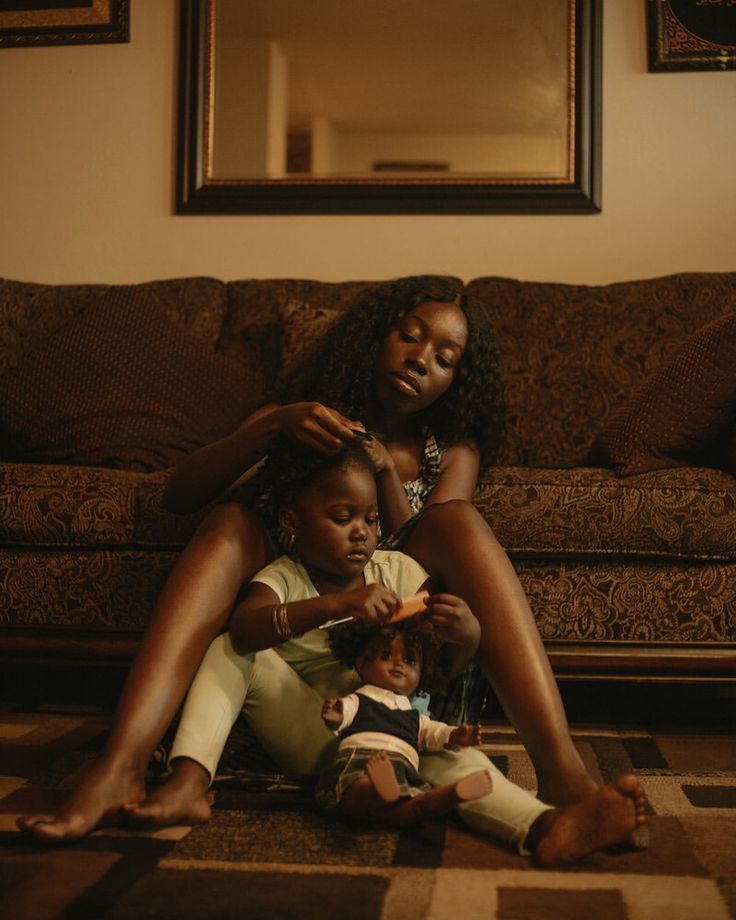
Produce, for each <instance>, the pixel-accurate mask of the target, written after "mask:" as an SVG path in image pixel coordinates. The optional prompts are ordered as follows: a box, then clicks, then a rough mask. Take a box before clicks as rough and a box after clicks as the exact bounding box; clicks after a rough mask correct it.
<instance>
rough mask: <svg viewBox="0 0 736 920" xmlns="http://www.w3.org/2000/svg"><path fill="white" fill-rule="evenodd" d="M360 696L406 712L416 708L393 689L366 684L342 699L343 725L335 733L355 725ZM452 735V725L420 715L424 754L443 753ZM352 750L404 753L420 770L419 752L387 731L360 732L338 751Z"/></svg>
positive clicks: (344, 740)
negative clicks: (441, 751) (354, 720)
mask: <svg viewBox="0 0 736 920" xmlns="http://www.w3.org/2000/svg"><path fill="white" fill-rule="evenodd" d="M359 693H361V694H362V695H363V696H367V697H368V698H369V699H372V700H375V702H377V703H383V705H384V706H387V707H388V708H389V709H404V710H406V709H411V708H412V707H411V701H410V699H409V697H408V696H403V695H402V694H400V693H394V692H393V690H386V689H385V688H383V687H376V686H375V685H374V684H363V686H362V687H358V689H357V690H356V691H355V693H349V694H348V695H347V696H343V697H341V702H342V722H341V723H340V725H339V727H338V728H337V729H336V730H335V734H339V733H340V732H341V731H342V730H343V729H345V728H347V727H348V726H349V725H352V723H353V719H354V718H355V714H356V713H357V711H358V704H359V703H360V700H359V699H358V694H359ZM451 732H452V726H451V725H446V724H445V723H444V722H435V721H434V720H433V719H430V718H429V717H428V716H425V715H421V714H420V716H419V734H418V739H417V740H418V743H419V749H420V750H422V751H439V750H441V749H442V748H443V747H444V746H445V745H446V744H447V742H448V741H449V740H450V733H451ZM349 748H369V749H371V750H374V749H375V750H377V751H393V752H395V753H397V754H402V755H403V756H404V757H405V758H406V759H407V760H408V761H409V763H411V764H412V766H413V767H414V769H415V770H418V769H419V755H418V754H417V752H416V750H415V749H414V748H413V747H412V746H411V745H410V744H407V743H406V741H402V740H401V738H397V737H395V736H394V735H389V734H387V733H384V732H356V734H354V735H349V736H348V737H347V738H345V739H343V741H341V742H340V747H339V748H338V750H340V751H343V750H346V749H349Z"/></svg>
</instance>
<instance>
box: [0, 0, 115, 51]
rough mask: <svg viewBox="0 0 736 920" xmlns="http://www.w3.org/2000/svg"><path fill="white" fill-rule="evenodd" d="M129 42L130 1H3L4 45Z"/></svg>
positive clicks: (0, 42) (0, 30)
mask: <svg viewBox="0 0 736 920" xmlns="http://www.w3.org/2000/svg"><path fill="white" fill-rule="evenodd" d="M128 41H130V7H129V0H87V2H78V0H76V2H75V0H0V47H5V48H19V47H32V46H34V45H87V44H96V43H99V42H128Z"/></svg>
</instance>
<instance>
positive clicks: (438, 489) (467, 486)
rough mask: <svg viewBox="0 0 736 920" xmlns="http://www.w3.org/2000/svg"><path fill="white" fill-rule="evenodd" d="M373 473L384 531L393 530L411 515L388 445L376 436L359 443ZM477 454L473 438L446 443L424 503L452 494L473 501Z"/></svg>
mask: <svg viewBox="0 0 736 920" xmlns="http://www.w3.org/2000/svg"><path fill="white" fill-rule="evenodd" d="M362 447H363V449H364V450H365V452H366V454H368V456H369V457H370V459H371V462H372V464H373V469H374V472H375V474H376V489H377V491H378V511H379V517H380V519H381V528H382V530H383V532H384V533H386V534H389V533H394V532H395V531H396V530H398V529H399V527H401V525H402V524H404V523H405V522H406V521H408V520H409V518H410V517H411V515H412V510H411V506H410V505H409V501H408V499H407V497H406V492H405V491H404V486H403V485H402V482H401V479H400V478H399V474H398V473H397V471H396V464H395V463H394V459H393V457H392V456H391V454H390V452H389V451H388V449H387V448H386V447H385V446H384V445H383V444H382V443H381V442H380V441H378V440H376V439H374V440H373V441H368V442H366V443H364V444H363V445H362ZM479 468H480V454H479V452H478V448H477V447H476V446H475V444H473V442H472V441H460V442H458V443H457V444H453V446H452V447H448V448H447V450H446V451H445V453H444V455H443V457H442V465H441V467H440V476H439V480H438V482H437V484H436V485H435V487H434V488H433V489H432V491H431V492H430V493H429V496H428V498H427V501H426V504H428V505H429V504H431V503H432V502H447V501H450V500H451V499H453V498H462V499H465V500H466V501H472V498H473V493H474V492H475V486H476V483H477V482H478V471H479Z"/></svg>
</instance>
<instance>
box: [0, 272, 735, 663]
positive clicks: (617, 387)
mask: <svg viewBox="0 0 736 920" xmlns="http://www.w3.org/2000/svg"><path fill="white" fill-rule="evenodd" d="M365 286H366V282H345V283H336V284H328V283H320V282H313V281H298V280H275V281H262V280H258V281H248V280H246V281H238V282H230V283H223V282H220V281H217V280H215V279H208V278H187V279H178V280H173V281H159V282H151V283H148V284H141V285H132V286H106V285H69V286H54V285H37V284H29V283H21V282H14V281H4V282H0V436H1V437H2V449H1V451H2V453H1V456H0V461H1V462H0V625H1V627H2V628H1V631H0V656H2V658H4V660H5V661H6V662H10V661H13V662H16V663H17V662H23V661H29V662H30V661H35V662H42V661H43V662H56V663H59V662H68V663H80V664H81V663H85V662H86V663H89V662H95V663H102V662H109V663H121V662H122V663H126V662H127V661H129V660H130V657H131V655H132V654H133V652H134V649H135V645H136V642H137V639H138V637H139V635H140V632H141V630H142V629H143V628H144V626H145V624H146V621H147V619H148V617H149V614H150V611H151V607H152V604H153V601H154V598H155V597H156V595H157V593H158V592H159V591H160V589H161V586H162V585H163V583H164V580H165V578H166V576H167V573H168V572H169V570H170V568H171V566H172V564H173V562H174V560H175V559H176V556H177V554H178V552H179V551H180V549H181V547H182V546H183V545H184V543H185V542H186V540H187V539H188V537H189V535H190V534H191V533H192V530H193V528H194V527H195V526H196V523H197V521H198V519H199V516H190V517H179V518H177V517H174V516H172V515H170V514H167V513H166V512H165V511H164V510H163V508H162V505H161V492H162V487H163V484H164V482H165V480H166V475H167V474H166V469H167V468H169V467H171V466H172V465H174V464H175V463H176V461H177V459H178V458H179V457H181V456H183V454H184V453H186V452H187V451H189V450H192V449H193V448H195V447H196V446H198V445H199V444H203V443H206V442H207V441H209V440H211V439H212V438H214V437H217V436H219V435H220V434H224V433H225V432H227V431H229V430H231V429H232V428H233V427H234V426H235V424H236V423H237V421H238V419H239V418H240V417H242V415H243V414H244V413H245V412H246V411H247V410H248V408H249V406H251V405H253V404H255V403H257V402H260V401H262V400H263V399H265V398H266V397H267V395H268V392H269V389H270V386H271V383H272V382H273V381H275V380H276V379H277V378H278V375H279V373H287V374H288V373H289V371H290V370H291V368H292V367H293V365H294V362H295V361H296V360H297V359H298V357H299V355H300V353H301V351H302V349H303V348H304V346H305V344H306V343H307V342H308V341H310V340H311V339H313V338H314V337H315V336H316V335H318V334H319V333H320V332H321V331H322V330H323V329H324V328H325V326H326V325H327V324H328V323H329V322H330V321H331V320H332V319H333V318H334V316H336V315H337V314H338V313H339V312H340V311H341V310H342V309H344V307H345V305H346V304H348V303H350V302H351V301H352V300H353V298H354V297H355V295H356V294H357V293H358V292H359V291H360V290H361V289H363V288H364V287H365ZM468 289H469V291H470V292H471V293H472V294H473V295H475V296H476V297H478V298H480V299H481V300H482V301H483V302H484V303H485V304H486V306H487V309H488V310H489V311H490V313H491V314H492V316H493V318H494V321H495V323H496V326H497V329H498V336H499V346H500V352H501V355H502V373H503V377H504V381H505V386H506V394H507V410H508V422H507V431H506V435H505V441H504V445H503V449H502V454H501V456H500V458H499V461H498V464H497V466H496V467H495V468H493V469H492V470H491V471H490V472H489V473H488V474H487V475H486V476H485V477H484V479H483V481H482V482H481V483H480V485H479V487H478V491H477V495H476V502H477V504H478V506H479V507H480V508H481V509H482V510H483V512H484V513H485V515H486V516H487V518H488V520H489V522H490V523H491V525H492V527H493V528H494V530H495V531H496V533H497V534H498V537H499V539H500V540H501V542H502V543H503V544H504V546H505V547H506V548H507V550H508V552H509V554H510V556H511V558H512V560H513V562H514V564H515V566H516V568H517V570H518V572H519V575H520V578H521V581H522V583H523V585H524V588H525V589H526V591H527V593H528V596H529V598H530V600H531V603H532V606H533V609H534V612H535V615H536V617H537V621H538V623H539V628H540V630H541V633H542V636H543V638H544V640H545V642H546V644H547V647H548V650H549V652H550V656H551V658H552V661H553V665H554V667H555V669H556V671H557V673H558V674H559V675H561V676H567V677H616V678H618V677H622V678H633V679H645V678H647V679H649V678H655V679H687V680H709V681H712V680H729V679H731V680H732V679H734V678H736V479H735V478H734V476H733V475H732V473H731V472H729V469H736V467H735V466H733V465H732V466H729V463H731V464H733V457H732V458H731V460H730V461H729V459H728V454H727V453H726V452H725V451H726V447H725V445H726V441H725V440H723V437H725V436H727V435H728V434H729V433H730V432H732V430H733V419H734V415H735V414H736V398H734V397H736V393H733V392H731V391H730V390H729V389H728V388H729V386H732V384H733V381H734V380H736V363H734V364H732V365H731V372H730V375H729V374H727V375H726V377H725V378H723V379H721V378H718V380H716V382H715V383H713V381H710V382H708V381H707V379H706V378H707V374H706V377H705V378H704V377H703V375H702V373H701V371H698V369H697V368H696V372H695V375H694V377H695V379H696V380H697V381H702V380H705V382H706V384H707V388H708V392H707V393H705V394H703V393H699V394H697V395H696V397H695V399H696V402H695V403H694V405H693V406H691V407H690V410H689V411H690V414H691V416H692V419H691V421H692V420H693V419H694V422H693V424H695V425H696V426H697V425H699V424H700V422H699V421H698V419H699V418H701V416H702V418H703V419H704V418H705V416H707V415H708V414H709V413H710V416H712V417H710V416H709V418H708V425H705V428H707V431H706V433H705V437H706V440H707V444H706V445H705V446H704V444H703V443H700V444H697V443H695V442H692V443H691V442H688V445H686V448H687V449H682V450H680V453H678V452H677V451H675V452H674V455H673V453H672V451H670V455H669V456H666V452H665V454H662V455H661V456H660V455H658V456H660V460H661V462H660V461H659V460H658V461H657V462H655V463H654V464H651V463H649V465H648V467H647V471H646V472H641V473H634V474H633V475H626V476H623V477H622V476H619V475H617V473H616V472H615V471H614V469H613V467H614V466H616V465H617V464H618V467H617V468H618V469H619V472H621V469H622V467H621V464H620V463H619V461H618V459H617V458H616V457H615V456H613V454H612V453H611V451H610V439H609V441H606V439H605V438H601V433H602V431H604V429H606V427H607V426H608V427H609V428H610V425H611V423H612V420H613V422H614V423H616V420H617V419H618V420H619V422H620V420H621V413H622V412H623V413H624V416H625V415H626V412H627V411H628V410H630V408H631V405H632V403H631V400H632V397H633V395H634V394H636V393H637V392H639V391H640V390H641V388H642V387H644V388H646V387H647V386H648V385H649V382H650V381H651V380H652V379H654V380H655V382H656V379H657V374H660V375H661V371H662V368H666V367H667V365H668V362H669V364H670V365H672V362H673V360H674V361H675V365H674V366H675V367H679V366H680V364H682V360H681V358H679V357H678V356H679V355H680V352H681V350H682V348H683V343H688V342H690V341H691V339H692V337H693V334H695V335H697V334H698V330H701V329H704V328H707V329H710V326H711V324H713V322H714V321H717V320H718V319H719V318H720V317H724V316H728V315H736V273H727V274H683V275H678V276H671V277H667V278H661V279H654V280H647V281H636V282H626V283H621V284H611V285H607V286H598V287H587V286H573V285H564V284H541V283H531V282H519V281H514V280H510V279H504V278H479V279H476V280H474V281H472V282H470V283H469V284H468ZM729 322H730V320H729ZM732 326H733V324H731V327H732ZM716 331H717V335H716V336H715V338H716V339H717V340H718V341H725V342H727V343H729V347H730V348H731V349H732V351H731V352H730V354H734V353H735V352H734V351H733V341H736V335H733V333H732V331H731V328H730V327H729V329H726V330H725V334H724V333H723V330H721V327H717V330H716ZM729 335H730V336H731V338H730V339H729ZM713 340H714V335H711V337H710V339H709V341H710V342H711V344H712V341H713ZM688 347H689V346H688ZM696 359H697V360H700V361H701V362H702V360H710V359H709V358H708V356H706V358H705V359H704V358H703V355H702V352H697V354H696ZM678 361H679V364H678ZM688 367H689V365H688ZM701 370H702V369H701ZM724 381H725V382H724ZM665 384H666V386H665V392H664V396H659V395H657V394H656V393H655V395H654V397H653V398H654V405H655V413H654V418H652V419H651V420H645V423H644V424H643V425H642V424H640V426H639V427H640V429H641V428H643V430H644V433H645V434H646V432H648V431H650V430H653V429H654V428H656V423H657V422H658V421H662V418H661V417H660V416H663V413H662V412H660V411H659V408H658V407H659V406H660V405H661V406H664V402H666V398H665V397H671V400H670V401H671V402H672V399H674V397H677V398H676V399H675V400H674V402H675V407H677V405H679V403H680V401H681V398H680V396H679V395H678V393H679V391H678V390H677V386H678V385H679V384H677V382H675V384H671V383H668V382H667V380H666V379H665ZM719 387H720V389H719ZM724 388H725V389H724ZM713 393H717V396H718V399H716V403H718V400H720V403H719V404H718V405H715V406H713V405H710V402H712V395H713ZM226 394H227V397H226ZM650 396H651V393H650ZM662 400H664V402H663V401H662ZM729 400H730V404H728V401H729ZM650 402H651V399H650ZM636 405H637V406H638V405H639V404H638V403H636ZM701 410H702V411H701ZM637 411H638V410H637ZM669 411H670V413H671V412H672V405H670V407H669ZM675 418H676V414H675ZM624 420H625V419H624ZM701 420H702V419H701ZM639 421H640V422H641V419H640V420H639ZM668 424H669V426H670V428H671V427H672V425H673V424H675V427H677V422H675V423H673V422H672V420H671V419H670V421H669V422H668ZM614 427H615V425H614ZM624 427H625V426H624ZM670 433H671V432H670ZM639 434H641V431H640V432H639ZM722 436H723V437H722ZM701 440H702V439H701ZM614 441H615V438H614ZM693 444H694V446H693ZM706 447H707V450H706ZM720 447H723V452H721V453H718V450H716V448H719V449H720ZM688 451H689V453H688ZM613 453H615V451H614V452H613ZM655 453H656V452H655ZM596 457H597V458H598V459H593V458H596ZM662 457H663V458H664V459H661V458H662ZM601 458H603V459H601ZM604 464H607V465H604ZM652 466H654V467H657V468H649V467H652ZM718 467H720V468H718ZM627 472H629V473H630V472H631V470H630V469H629V470H627Z"/></svg>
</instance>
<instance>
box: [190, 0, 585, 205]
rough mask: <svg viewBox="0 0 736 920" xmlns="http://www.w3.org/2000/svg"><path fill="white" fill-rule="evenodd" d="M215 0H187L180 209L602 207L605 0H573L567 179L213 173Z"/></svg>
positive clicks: (571, 0)
mask: <svg viewBox="0 0 736 920" xmlns="http://www.w3.org/2000/svg"><path fill="white" fill-rule="evenodd" d="M209 2H210V0H182V2H181V24H180V28H181V33H180V76H179V129H178V157H177V184H176V211H177V213H178V214H565V213H570V214H576V213H577V214H580V213H595V212H597V211H600V209H601V205H600V157H601V114H600V113H601V43H602V42H601V40H602V35H601V33H602V9H601V6H602V3H601V0H570V2H571V3H573V4H574V25H575V45H574V48H572V49H571V52H572V58H573V60H574V73H573V86H572V87H571V89H572V98H573V101H574V113H573V115H574V117H573V120H572V124H571V135H572V144H571V149H572V156H571V163H570V167H569V175H568V176H567V177H565V178H562V179H551V180H543V181H541V180H524V179H522V178H518V179H513V178H512V179H504V180H495V179H494V180H488V179H483V178H482V177H479V178H478V179H457V180H454V181H452V180H448V179H444V178H443V179H437V180H428V179H412V180H404V179H398V180H397V179H391V180H387V179H380V178H378V179H373V178H367V179H365V180H363V179H361V180H358V181H354V180H352V179H351V180H350V181H345V180H340V179H317V178H315V179H313V180H312V179H308V180H306V181H305V180H304V179H301V178H300V179H288V178H286V179H243V180H236V181H234V180H221V179H219V180H218V179H212V178H211V176H209V175H208V174H209V170H210V164H209V159H210V158H209V155H208V143H207V119H208V117H209V111H210V98H211V85H210V81H211V78H212V74H211V71H210V70H209V69H208V67H209V62H208V55H207V48H208V41H209V35H208V31H209V28H210V27H211V23H210V21H209V20H208V15H207V8H208V4H209Z"/></svg>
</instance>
